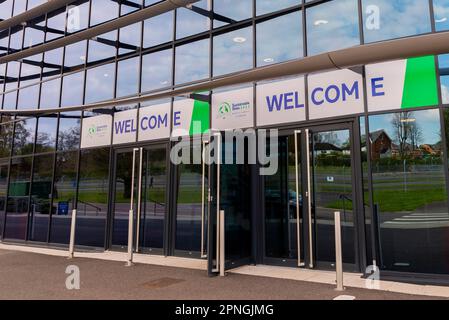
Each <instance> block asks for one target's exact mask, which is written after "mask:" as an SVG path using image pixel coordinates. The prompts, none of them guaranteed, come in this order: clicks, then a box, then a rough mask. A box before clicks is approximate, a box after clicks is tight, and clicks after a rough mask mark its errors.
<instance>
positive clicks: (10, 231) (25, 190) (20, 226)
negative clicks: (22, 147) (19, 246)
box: [4, 157, 32, 240]
mask: <svg viewBox="0 0 449 320" xmlns="http://www.w3.org/2000/svg"><path fill="white" fill-rule="evenodd" d="M31 162H32V157H25V158H14V159H12V162H11V172H10V178H9V179H10V180H9V191H8V205H7V214H6V230H5V234H4V237H5V238H8V239H17V240H25V237H26V233H27V232H26V230H27V220H28V203H29V192H30V178H31Z"/></svg>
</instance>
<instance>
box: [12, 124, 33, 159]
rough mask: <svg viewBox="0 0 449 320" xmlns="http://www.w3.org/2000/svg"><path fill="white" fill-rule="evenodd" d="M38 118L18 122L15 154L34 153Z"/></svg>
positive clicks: (15, 136)
mask: <svg viewBox="0 0 449 320" xmlns="http://www.w3.org/2000/svg"><path fill="white" fill-rule="evenodd" d="M35 130H36V118H33V119H27V120H23V121H18V122H16V125H15V130H14V146H13V155H25V154H30V153H33V147H34V137H35V135H36V132H35Z"/></svg>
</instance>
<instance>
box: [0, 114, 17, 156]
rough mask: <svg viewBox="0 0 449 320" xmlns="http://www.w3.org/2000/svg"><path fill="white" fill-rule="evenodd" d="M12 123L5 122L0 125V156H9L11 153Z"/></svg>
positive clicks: (6, 119)
mask: <svg viewBox="0 0 449 320" xmlns="http://www.w3.org/2000/svg"><path fill="white" fill-rule="evenodd" d="M2 120H3V121H11V120H12V119H8V118H4V119H2ZM13 129H14V124H13V123H7V124H3V125H1V126H0V158H6V157H9V156H10V154H11V146H12V138H13Z"/></svg>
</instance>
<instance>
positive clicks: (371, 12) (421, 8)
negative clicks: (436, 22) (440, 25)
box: [362, 0, 431, 42]
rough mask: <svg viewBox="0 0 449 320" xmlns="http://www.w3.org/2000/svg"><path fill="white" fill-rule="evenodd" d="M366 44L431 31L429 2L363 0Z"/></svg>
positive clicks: (415, 0)
mask: <svg viewBox="0 0 449 320" xmlns="http://www.w3.org/2000/svg"><path fill="white" fill-rule="evenodd" d="M362 12H364V24H363V27H364V30H363V31H364V37H365V42H374V41H381V40H387V39H393V38H401V37H405V36H411V35H417V34H421V33H426V32H430V31H431V27H430V10H429V2H427V1H422V0H395V1H385V0H363V1H362Z"/></svg>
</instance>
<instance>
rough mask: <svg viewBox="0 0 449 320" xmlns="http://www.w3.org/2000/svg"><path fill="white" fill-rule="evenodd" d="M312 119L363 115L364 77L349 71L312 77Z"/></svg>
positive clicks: (310, 84) (310, 93) (309, 79)
mask: <svg viewBox="0 0 449 320" xmlns="http://www.w3.org/2000/svg"><path fill="white" fill-rule="evenodd" d="M308 87H309V116H310V119H323V118H329V117H337V116H345V115H353V114H358V113H363V112H364V108H363V99H364V96H363V79H362V75H360V74H358V73H356V72H354V71H352V70H349V69H345V70H338V71H331V72H326V73H320V74H314V75H310V76H309V78H308Z"/></svg>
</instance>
